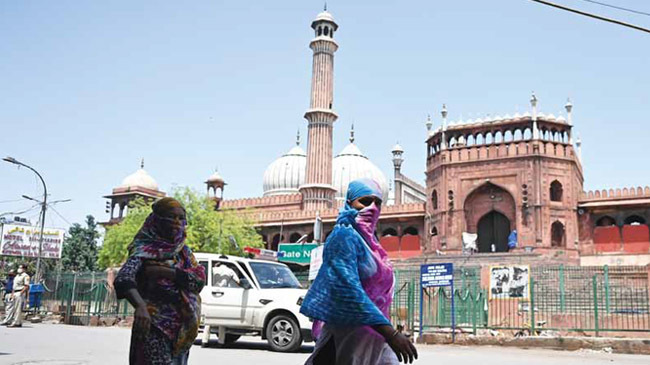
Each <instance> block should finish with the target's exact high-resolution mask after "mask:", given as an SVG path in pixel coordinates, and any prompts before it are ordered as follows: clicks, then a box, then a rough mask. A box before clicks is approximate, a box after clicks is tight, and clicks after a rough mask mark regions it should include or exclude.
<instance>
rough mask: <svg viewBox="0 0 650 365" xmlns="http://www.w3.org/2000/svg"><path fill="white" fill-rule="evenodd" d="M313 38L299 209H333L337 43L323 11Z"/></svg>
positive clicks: (331, 23)
mask: <svg viewBox="0 0 650 365" xmlns="http://www.w3.org/2000/svg"><path fill="white" fill-rule="evenodd" d="M311 26H312V28H313V29H314V31H315V32H316V33H315V34H316V38H314V39H313V40H312V41H311V43H310V45H309V46H310V48H311V49H312V51H313V53H314V55H313V67H312V78H311V100H310V104H309V110H307V112H306V113H305V119H307V123H308V131H309V133H308V137H307V138H308V139H307V169H306V172H305V184H304V185H303V186H301V187H300V193H301V194H302V195H303V209H305V210H325V209H329V208H332V207H333V206H334V194H335V193H336V190H335V189H334V188H333V187H332V132H333V126H334V122H335V121H336V119H337V118H338V116H337V114H336V113H335V112H334V110H332V105H333V98H334V52H336V50H337V49H338V44H337V43H336V42H335V41H334V38H333V35H334V31H336V30H337V29H338V25H337V24H336V23H335V22H334V18H333V17H332V16H331V14H329V13H328V12H327V11H324V12H322V13H320V14H318V16H317V17H316V20H314V21H313V22H312V25H311Z"/></svg>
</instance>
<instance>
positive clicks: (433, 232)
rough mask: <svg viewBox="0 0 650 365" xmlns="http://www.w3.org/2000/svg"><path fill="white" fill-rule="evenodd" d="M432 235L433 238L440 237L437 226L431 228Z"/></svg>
mask: <svg viewBox="0 0 650 365" xmlns="http://www.w3.org/2000/svg"><path fill="white" fill-rule="evenodd" d="M431 235H432V236H437V235H438V228H437V227H436V226H433V228H431Z"/></svg>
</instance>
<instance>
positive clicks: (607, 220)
mask: <svg viewBox="0 0 650 365" xmlns="http://www.w3.org/2000/svg"><path fill="white" fill-rule="evenodd" d="M615 225H616V220H615V219H614V218H612V217H610V216H608V215H606V216H604V217H601V218H600V219H598V220H597V221H596V226H598V227H609V226H615Z"/></svg>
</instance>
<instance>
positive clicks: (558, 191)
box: [550, 180, 562, 202]
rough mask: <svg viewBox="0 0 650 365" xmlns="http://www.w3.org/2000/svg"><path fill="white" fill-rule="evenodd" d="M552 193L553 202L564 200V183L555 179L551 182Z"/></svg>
mask: <svg viewBox="0 0 650 365" xmlns="http://www.w3.org/2000/svg"><path fill="white" fill-rule="evenodd" d="M550 194H551V201H552V202H561V201H562V184H561V183H560V182H559V181H557V180H554V181H553V182H552V183H551V189H550Z"/></svg>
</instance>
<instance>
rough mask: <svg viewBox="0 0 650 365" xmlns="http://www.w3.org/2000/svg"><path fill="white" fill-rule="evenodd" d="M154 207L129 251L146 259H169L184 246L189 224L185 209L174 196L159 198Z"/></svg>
mask: <svg viewBox="0 0 650 365" xmlns="http://www.w3.org/2000/svg"><path fill="white" fill-rule="evenodd" d="M152 209H153V212H152V213H151V214H149V216H148V217H147V219H146V220H145V222H144V224H143V225H142V228H140V231H139V232H138V234H137V235H136V236H135V239H134V240H133V243H131V245H130V246H129V252H130V254H131V255H136V256H139V257H142V258H145V259H158V260H168V259H170V258H172V257H174V256H175V255H176V254H177V253H178V252H180V251H181V250H182V248H183V245H184V242H185V226H186V225H187V221H186V217H185V209H184V208H183V206H182V205H181V203H180V202H178V200H176V199H173V198H163V199H160V200H158V201H157V202H156V203H154V204H153V206H152Z"/></svg>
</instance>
